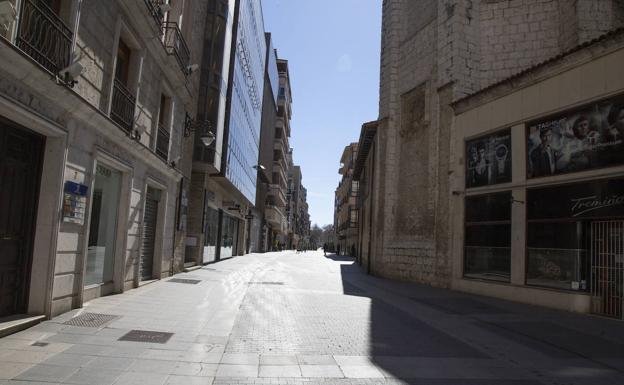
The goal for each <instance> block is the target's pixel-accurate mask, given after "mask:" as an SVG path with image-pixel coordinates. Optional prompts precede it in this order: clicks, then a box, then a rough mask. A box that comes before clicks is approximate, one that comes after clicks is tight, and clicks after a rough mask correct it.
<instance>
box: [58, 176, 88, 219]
mask: <svg viewBox="0 0 624 385" xmlns="http://www.w3.org/2000/svg"><path fill="white" fill-rule="evenodd" d="M88 189H89V188H88V187H87V186H86V185H84V184H81V183H77V182H72V181H65V188H64V190H63V222H68V223H76V224H78V225H83V224H84V218H85V211H86V207H87V191H88Z"/></svg>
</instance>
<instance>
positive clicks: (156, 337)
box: [117, 330, 173, 344]
mask: <svg viewBox="0 0 624 385" xmlns="http://www.w3.org/2000/svg"><path fill="white" fill-rule="evenodd" d="M171 336H173V333H166V332H153V331H149V330H130V331H129V332H128V333H126V334H124V335H123V336H121V338H119V339H118V340H117V341H132V342H148V343H152V344H165V343H167V341H169V338H171Z"/></svg>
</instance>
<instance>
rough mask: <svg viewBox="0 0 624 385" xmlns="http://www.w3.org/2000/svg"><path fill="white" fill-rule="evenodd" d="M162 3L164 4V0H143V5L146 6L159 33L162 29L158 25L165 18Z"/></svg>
mask: <svg viewBox="0 0 624 385" xmlns="http://www.w3.org/2000/svg"><path fill="white" fill-rule="evenodd" d="M163 4H165V1H164V0H145V5H146V6H147V9H148V11H149V13H150V14H151V15H152V17H153V18H154V21H155V22H156V25H157V26H158V29H159V30H160V32H161V33H162V29H161V28H160V27H161V26H162V23H163V21H164V19H165V15H164V14H163V12H162V8H161V6H162V5H163Z"/></svg>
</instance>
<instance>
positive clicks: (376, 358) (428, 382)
mask: <svg viewBox="0 0 624 385" xmlns="http://www.w3.org/2000/svg"><path fill="white" fill-rule="evenodd" d="M174 278H178V279H180V278H182V279H186V280H189V281H186V282H184V281H183V282H175V281H170V279H166V280H162V281H159V282H155V283H152V284H149V285H145V286H143V287H141V288H139V289H136V290H131V291H129V292H126V293H124V294H121V295H114V296H108V297H103V298H99V299H96V300H94V301H91V302H90V303H88V304H86V305H85V306H84V308H83V309H77V310H75V311H72V312H70V313H67V314H64V315H62V316H60V317H57V318H55V319H53V320H51V321H47V322H44V323H42V324H40V325H37V326H35V327H33V328H30V329H28V330H26V331H23V332H20V333H17V334H14V335H11V336H9V337H5V338H3V339H0V385H4V384H23V385H26V384H28V385H33V384H48V385H49V384H89V385H98V384H102V385H110V384H116V385H124V384H150V385H151V384H157V385H162V384H182V385H187V384H188V385H194V384H292V385H315V384H318V385H327V384H336V385H359V384H397V385H398V384H418V385H499V384H500V385H537V384H551V385H577V384H578V385H589V384H597V385H609V384H614V385H615V384H624V324H623V323H621V322H618V321H613V320H608V319H603V318H598V317H592V316H584V315H575V314H569V313H563V312H557V311H552V310H547V309H542V308H537V307H531V306H525V305H520V304H515V303H511V302H506V301H500V300H495V299H491V298H485V297H477V296H472V295H467V294H463V293H458V292H453V291H448V290H441V289H434V288H428V287H422V286H417V285H412V284H406V283H399V282H392V281H388V280H382V279H378V278H374V277H371V276H367V275H365V274H363V273H362V271H361V270H360V269H359V267H358V266H357V265H355V264H354V263H353V261H352V260H351V259H349V258H343V257H336V256H333V255H332V256H328V257H327V258H325V257H323V255H322V253H320V252H307V253H298V254H296V253H294V252H282V253H267V254H251V255H247V256H243V257H236V258H233V259H229V260H226V261H221V262H219V263H215V264H212V265H208V266H205V267H203V268H202V269H199V270H196V271H193V272H190V273H185V274H179V275H177V276H176V277H174ZM102 314H103V315H112V316H114V317H108V318H106V317H102V316H98V315H102ZM98 320H101V322H102V324H100V325H96V323H97V321H98ZM67 322H69V323H71V325H70V324H67ZM78 324H81V325H83V326H76V325H78ZM131 330H141V331H142V332H138V333H136V332H135V333H134V334H133V335H131V336H134V337H139V339H140V340H141V341H130V340H128V339H129V338H128V336H126V334H127V333H128V332H130V331H131ZM149 331H152V332H159V333H155V334H154V333H148V332H149ZM167 333H171V334H167ZM124 336H125V337H124ZM122 337H124V338H122ZM120 338H121V339H122V340H120ZM130 339H132V338H130Z"/></svg>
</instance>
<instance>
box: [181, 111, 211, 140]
mask: <svg viewBox="0 0 624 385" xmlns="http://www.w3.org/2000/svg"><path fill="white" fill-rule="evenodd" d="M211 129H212V123H211V122H210V120H193V119H192V118H191V117H190V116H189V115H188V114H186V119H185V121H184V137H185V138H188V137H189V136H191V134H192V133H193V132H195V131H199V132H200V134H199V140H201V141H202V144H203V145H204V146H205V147H208V146H210V145H211V144H212V143H213V142H214V141H215V139H216V138H217V136H216V135H215V134H214V133H213V132H212V130H211Z"/></svg>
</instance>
